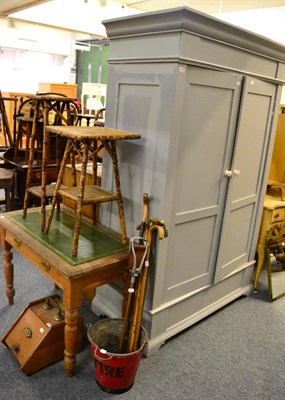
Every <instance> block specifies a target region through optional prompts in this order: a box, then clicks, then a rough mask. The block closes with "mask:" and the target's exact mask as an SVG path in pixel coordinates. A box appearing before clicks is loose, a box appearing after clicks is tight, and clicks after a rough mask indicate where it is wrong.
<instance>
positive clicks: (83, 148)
mask: <svg viewBox="0 0 285 400" xmlns="http://www.w3.org/2000/svg"><path fill="white" fill-rule="evenodd" d="M46 131H47V132H48V133H53V134H56V135H59V136H60V137H62V138H67V143H66V148H65V152H64V155H63V159H62V162H61V167H60V171H59V174H58V178H57V182H56V185H55V189H54V195H53V199H52V203H51V208H50V211H49V214H48V217H47V222H46V226H45V230H44V232H45V233H46V234H47V233H48V232H49V227H50V223H51V220H52V217H53V213H54V209H55V205H56V204H59V197H63V198H69V199H71V200H73V201H74V203H75V204H76V211H75V223H74V231H73V241H72V255H73V256H76V255H77V251H78V240H79V231H80V219H81V213H82V206H83V205H87V204H93V205H95V206H96V204H98V203H104V202H109V201H116V202H117V203H118V214H119V219H120V227H121V239H122V243H127V233H126V225H125V217H124V209H123V200H122V194H121V185H120V175H119V166H118V158H117V150H116V141H117V140H130V139H139V138H140V137H141V136H140V135H139V134H137V133H133V132H127V131H121V130H118V129H111V128H104V127H86V126H48V127H47V128H46ZM102 149H105V150H106V153H107V154H108V155H109V156H110V157H111V160H112V165H113V172H114V179H115V192H111V191H109V190H106V189H103V188H101V187H99V186H97V185H96V182H97V155H98V153H99V152H100V151H101V150H102ZM74 153H76V154H79V155H80V156H81V157H82V167H81V176H80V182H79V185H78V186H73V187H69V188H67V187H64V188H62V187H61V184H62V180H63V175H64V172H65V166H66V165H67V163H68V162H69V159H70V156H73V155H74ZM90 158H91V159H92V160H93V179H94V180H93V182H94V183H93V185H87V186H85V178H86V168H87V162H88V159H90ZM72 159H74V158H72ZM71 164H72V165H73V167H74V162H73V163H71ZM74 172H75V171H74ZM74 175H75V173H74ZM95 215H96V212H94V216H95ZM94 222H95V223H96V222H97V221H96V220H95V221H94Z"/></svg>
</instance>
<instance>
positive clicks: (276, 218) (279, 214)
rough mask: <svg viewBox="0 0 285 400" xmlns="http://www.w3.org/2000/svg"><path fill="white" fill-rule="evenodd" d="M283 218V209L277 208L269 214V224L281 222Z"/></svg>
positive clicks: (284, 216)
mask: <svg viewBox="0 0 285 400" xmlns="http://www.w3.org/2000/svg"><path fill="white" fill-rule="evenodd" d="M284 218H285V208H277V209H276V210H273V211H272V214H271V221H270V223H271V224H272V223H274V222H282V221H284Z"/></svg>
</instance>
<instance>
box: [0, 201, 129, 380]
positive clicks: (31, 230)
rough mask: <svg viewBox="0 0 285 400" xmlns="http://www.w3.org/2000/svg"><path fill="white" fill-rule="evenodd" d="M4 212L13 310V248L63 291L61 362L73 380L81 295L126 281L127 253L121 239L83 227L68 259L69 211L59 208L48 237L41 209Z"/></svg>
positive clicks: (0, 227)
mask: <svg viewBox="0 0 285 400" xmlns="http://www.w3.org/2000/svg"><path fill="white" fill-rule="evenodd" d="M22 214H23V211H22V210H19V211H13V212H8V213H5V214H3V215H1V216H0V238H1V246H2V248H3V266H4V275H5V280H6V295H7V297H8V301H9V304H11V305H12V304H13V301H14V300H13V299H14V294H15V289H14V282H13V272H14V267H13V263H12V259H13V254H12V248H13V247H14V248H16V249H17V251H18V252H19V253H20V254H21V255H22V256H24V257H25V258H26V259H27V260H28V261H30V262H31V263H32V264H33V265H34V266H35V267H36V268H38V269H39V270H40V271H41V272H42V273H43V274H45V275H46V276H47V277H48V278H49V279H50V280H51V281H53V282H54V283H55V284H56V285H57V286H58V287H59V288H61V289H62V291H63V305H64V307H65V357H64V367H65V369H66V374H67V376H68V377H71V376H72V375H73V370H74V367H75V364H76V357H75V350H74V346H75V338H76V330H77V319H78V312H77V310H78V307H79V306H80V305H81V301H82V297H83V295H86V296H87V297H88V295H89V298H90V294H91V293H92V292H93V294H94V289H95V288H96V287H98V286H101V285H104V284H106V283H110V282H112V281H114V280H116V279H121V280H123V281H125V278H127V273H126V271H127V270H126V265H127V256H128V249H127V246H126V245H123V244H122V243H121V240H120V239H119V237H120V235H118V234H116V233H115V232H113V231H111V230H110V229H107V228H104V227H100V226H99V227H98V225H96V227H95V226H94V225H91V224H89V223H88V222H87V221H85V220H84V221H82V225H81V230H80V237H79V241H80V246H79V251H78V255H77V256H76V257H72V256H71V255H70V254H69V253H70V249H71V240H72V230H73V219H74V216H73V215H72V214H71V211H70V210H69V209H67V208H66V207H64V206H63V205H62V206H61V211H60V213H59V214H58V215H55V217H54V219H53V221H52V224H51V227H50V232H49V234H48V235H47V234H45V233H43V232H41V229H40V218H41V210H40V208H33V209H30V210H29V215H28V217H27V218H25V219H24V218H23V217H22Z"/></svg>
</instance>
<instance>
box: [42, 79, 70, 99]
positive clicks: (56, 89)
mask: <svg viewBox="0 0 285 400" xmlns="http://www.w3.org/2000/svg"><path fill="white" fill-rule="evenodd" d="M38 91H39V92H51V93H57V94H64V95H65V96H67V97H74V98H77V85H75V84H70V83H49V82H40V83H39V89H38Z"/></svg>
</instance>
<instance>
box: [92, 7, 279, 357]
mask: <svg viewBox="0 0 285 400" xmlns="http://www.w3.org/2000/svg"><path fill="white" fill-rule="evenodd" d="M103 23H104V25H105V27H106V30H107V34H108V37H109V39H110V53H109V72H108V77H109V78H108V83H107V87H108V91H107V105H106V121H105V123H106V126H110V127H114V128H119V129H125V130H130V131H135V132H139V133H141V136H142V140H141V141H140V143H129V144H128V145H127V146H126V144H125V146H124V148H121V149H120V151H121V155H120V160H122V162H121V165H120V172H121V177H122V178H121V183H122V188H123V192H124V203H125V210H126V211H125V215H126V221H127V231H128V234H129V236H131V235H135V234H136V231H135V226H136V225H137V223H138V222H139V221H140V215H141V199H142V194H143V193H144V192H146V193H148V194H149V196H150V198H151V201H150V214H151V216H152V217H157V218H163V219H164V220H165V222H166V224H167V225H168V229H169V237H168V238H167V239H166V240H163V241H161V242H160V243H159V244H158V246H157V249H156V259H155V260H152V263H151V266H150V279H149V282H148V283H149V284H148V291H147V296H146V302H145V310H144V320H143V324H144V326H145V327H146V329H147V330H148V333H149V338H150V340H149V346H148V354H151V353H153V352H154V351H156V350H157V348H159V346H160V345H161V344H162V343H163V342H164V341H165V340H166V339H167V338H169V337H171V336H173V335H174V334H176V333H178V332H180V331H181V330H182V329H184V328H186V327H189V326H190V325H192V324H193V323H195V322H197V321H199V320H200V319H202V318H203V317H205V316H207V315H209V314H210V313H212V312H214V311H215V310H217V309H219V308H220V307H222V306H224V305H225V304H227V303H229V302H230V301H232V300H234V299H236V298H238V297H240V296H242V295H245V294H248V293H250V291H251V290H252V278H253V271H254V267H255V250H256V244H257V238H258V231H259V226H260V221H261V215H262V208H263V200H264V196H265V191H266V184H267V178H268V173H269V166H270V161H271V155H272V149H273V143H274V134H275V130H276V121H277V115H278V108H279V102H280V96H281V87H282V82H284V80H285V51H284V50H285V48H284V46H282V45H281V44H278V43H274V42H272V41H270V40H267V39H265V38H263V37H260V36H257V35H255V34H252V33H250V32H248V31H245V30H242V29H239V28H237V27H234V26H232V25H229V24H227V23H224V22H222V21H220V20H218V19H215V18H212V17H210V16H207V15H205V14H201V13H198V12H196V11H193V10H191V9H189V8H186V7H182V8H177V9H173V10H166V11H160V12H154V13H146V14H140V15H135V16H130V17H124V18H121V19H114V20H109V21H104V22H103ZM111 169H112V168H111V166H109V165H108V164H107V163H104V160H103V174H102V176H103V181H104V180H106V181H110V180H111V179H112V176H111ZM130 171H131V172H130ZM101 218H102V222H103V223H104V224H107V225H110V226H111V227H113V228H115V229H117V228H118V216H117V213H116V210H115V209H114V208H113V207H112V205H108V207H106V206H105V205H104V206H102V209H101ZM112 290H113V291H114V292H115V291H116V287H115V286H114V287H112ZM117 292H118V291H117ZM109 298H112V296H109ZM106 301H108V299H106ZM94 302H95V303H96V298H95V300H94ZM105 306H106V303H105Z"/></svg>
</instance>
